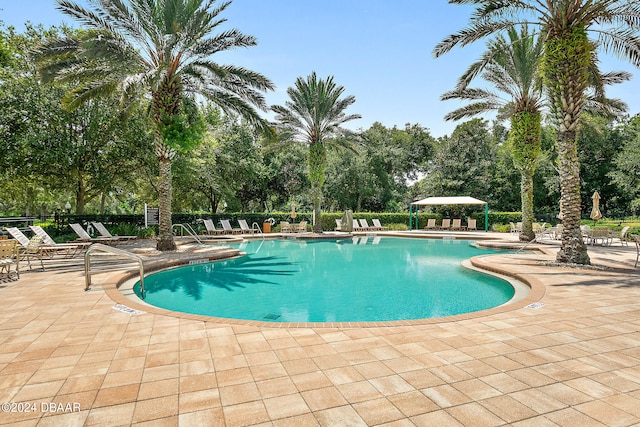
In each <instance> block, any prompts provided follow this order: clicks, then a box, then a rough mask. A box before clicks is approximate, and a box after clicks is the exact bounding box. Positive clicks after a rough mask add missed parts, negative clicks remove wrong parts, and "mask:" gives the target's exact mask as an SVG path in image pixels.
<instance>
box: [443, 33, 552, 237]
mask: <svg viewBox="0 0 640 427" xmlns="http://www.w3.org/2000/svg"><path fill="white" fill-rule="evenodd" d="M507 35H508V40H507V39H506V38H505V37H503V36H502V35H498V36H497V37H496V38H495V39H494V40H491V41H490V42H489V43H487V51H486V52H485V53H484V54H483V55H482V58H481V59H480V60H479V61H477V62H475V63H473V64H472V65H471V66H470V67H469V69H468V70H467V71H466V72H465V73H464V75H463V76H462V77H461V78H460V79H459V80H458V85H457V87H456V88H455V90H453V91H451V92H447V93H445V94H444V95H442V97H441V99H443V100H447V99H463V100H467V101H473V102H472V103H471V104H469V105H467V106H465V107H463V108H460V109H458V110H455V111H452V112H451V113H449V114H447V115H446V116H445V119H447V120H458V119H460V118H463V117H469V116H474V115H477V114H482V113H486V112H488V111H492V110H495V111H499V112H500V116H501V117H505V118H507V117H508V118H509V119H510V121H511V132H510V133H509V139H508V141H509V145H510V146H511V149H512V152H513V157H512V158H513V163H514V165H515V167H516V168H517V169H518V170H519V171H520V176H521V180H520V198H521V212H522V232H521V233H520V240H524V241H530V240H532V239H533V238H534V237H535V233H534V232H533V221H534V217H533V174H534V173H535V170H536V163H537V160H538V156H539V155H540V151H541V140H540V133H541V122H542V116H541V109H542V77H541V74H540V73H539V66H540V63H541V59H542V53H543V51H544V49H543V47H544V46H543V44H542V39H539V38H538V39H536V37H535V36H533V35H531V34H530V33H529V31H528V28H527V26H526V25H523V26H522V27H521V29H520V32H518V31H517V30H516V28H515V27H512V28H509V29H508V30H507ZM480 75H482V77H483V78H484V80H486V81H488V82H490V83H492V84H493V85H494V86H495V87H496V89H497V90H498V91H499V92H501V93H504V94H506V95H507V97H506V98H502V97H501V96H500V94H497V93H495V92H493V91H491V90H486V89H473V88H469V87H468V85H469V83H470V82H471V81H472V79H473V78H474V77H477V76H480Z"/></svg>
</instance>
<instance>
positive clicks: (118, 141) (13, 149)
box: [0, 26, 148, 213]
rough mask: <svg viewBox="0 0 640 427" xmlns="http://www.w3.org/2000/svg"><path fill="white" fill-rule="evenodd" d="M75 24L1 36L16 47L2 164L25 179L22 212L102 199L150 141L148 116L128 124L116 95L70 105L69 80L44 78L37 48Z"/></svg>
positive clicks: (4, 95)
mask: <svg viewBox="0 0 640 427" xmlns="http://www.w3.org/2000/svg"><path fill="white" fill-rule="evenodd" d="M70 31H71V30H68V29H61V30H58V29H55V28H52V29H49V30H44V29H43V28H41V27H32V26H27V29H26V31H25V33H24V34H17V33H15V32H14V31H13V30H11V31H8V32H7V33H6V34H4V35H3V39H6V40H7V41H9V42H10V44H11V46H12V48H13V52H12V54H11V61H9V63H8V64H6V67H3V68H2V70H0V103H2V105H3V115H2V117H0V132H1V134H2V136H1V137H0V148H1V149H2V152H3V156H2V159H1V160H0V164H1V166H2V167H3V169H4V170H5V171H8V172H9V175H10V176H9V175H8V176H7V179H8V180H10V181H14V180H16V179H17V180H19V181H20V186H19V187H18V188H23V189H24V196H23V197H20V195H19V193H17V192H12V194H14V195H15V197H16V198H13V200H14V201H16V202H17V203H16V205H22V209H20V210H22V211H24V212H34V210H35V204H39V205H40V206H41V210H42V211H43V212H42V213H45V212H44V211H46V210H49V211H50V210H52V209H53V206H52V205H53V204H57V205H58V207H60V206H59V205H60V204H61V203H64V201H65V200H67V201H73V199H71V200H70V199H69V196H70V195H73V197H74V198H75V203H73V206H74V207H75V211H76V213H82V212H83V211H84V208H85V206H86V204H87V203H89V202H90V201H91V200H92V199H96V198H101V199H102V202H103V203H102V204H104V202H105V201H106V195H107V194H109V193H112V192H113V191H112V190H116V189H117V188H118V187H120V186H121V185H124V184H126V181H127V180H128V179H129V177H130V176H131V174H128V173H126V172H124V173H123V171H133V170H135V169H136V167H137V162H138V158H139V156H138V154H140V153H141V152H142V151H144V146H143V144H144V143H145V142H146V143H148V139H147V138H146V135H147V134H148V132H147V129H148V128H147V123H146V121H145V120H142V119H139V118H138V117H136V118H134V120H131V121H130V123H128V124H127V125H125V124H124V123H123V122H122V121H121V120H119V119H118V111H117V109H116V108H115V105H116V104H117V102H116V100H114V99H103V100H94V101H92V102H87V103H85V104H83V105H82V106H81V107H79V108H77V109H75V110H73V111H69V110H66V109H64V108H62V107H61V105H60V99H61V97H62V96H63V94H64V92H65V91H66V90H68V86H67V85H65V84H63V83H51V82H50V83H42V82H41V81H40V78H39V74H38V72H37V69H36V67H35V65H34V63H33V58H32V55H31V52H32V51H33V50H34V49H36V48H37V47H38V46H39V45H40V44H41V43H43V42H46V41H47V40H51V39H53V38H56V37H59V36H60V34H61V33H65V32H66V33H68V32H70ZM53 171H55V173H53ZM16 190H17V189H16ZM47 193H48V194H49V195H48V196H47ZM5 194H6V193H5ZM56 199H57V200H56Z"/></svg>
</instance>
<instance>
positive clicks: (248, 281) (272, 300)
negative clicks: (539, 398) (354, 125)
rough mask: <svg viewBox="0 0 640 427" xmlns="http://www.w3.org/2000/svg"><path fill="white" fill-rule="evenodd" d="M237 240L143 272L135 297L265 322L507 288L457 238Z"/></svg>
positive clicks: (450, 307)
mask: <svg viewBox="0 0 640 427" xmlns="http://www.w3.org/2000/svg"><path fill="white" fill-rule="evenodd" d="M241 249H242V250H243V251H245V252H246V253H247V255H246V256H243V257H240V258H236V259H231V260H227V261H219V262H214V263H206V264H196V265H188V266H183V267H178V268H173V269H169V270H164V271H161V272H158V273H155V274H151V275H149V276H147V277H146V278H145V302H146V303H148V304H151V305H154V306H157V307H162V308H165V309H168V310H173V311H179V312H185V313H192V314H202V315H208V316H215V317H222V318H235V319H245V320H259V321H265V322H372V321H392V320H408V319H424V318H434V317H443V316H451V315H455V314H460V313H469V312H474V311H479V310H484V309H488V308H492V307H496V306H498V305H501V304H503V303H505V302H507V301H509V300H510V299H511V298H512V297H513V295H514V288H513V287H512V286H511V285H510V284H509V283H508V282H506V281H504V280H502V279H498V278H496V277H493V276H489V275H485V274H482V273H478V272H475V271H472V270H469V269H466V268H464V267H462V266H461V265H460V262H461V260H464V259H467V258H470V257H472V256H475V255H481V254H487V253H492V252H491V251H488V250H485V249H478V248H476V247H474V246H472V245H471V244H470V242H468V241H463V240H436V239H410V238H395V237H384V238H380V237H362V238H353V239H352V238H348V239H341V240H302V239H295V240H293V239H291V240H264V241H262V240H256V241H251V242H245V243H243V244H242V245H241ZM134 291H135V292H136V294H138V295H140V290H139V284H136V285H135V286H134Z"/></svg>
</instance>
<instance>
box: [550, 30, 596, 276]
mask: <svg viewBox="0 0 640 427" xmlns="http://www.w3.org/2000/svg"><path fill="white" fill-rule="evenodd" d="M551 30H552V31H551V32H550V36H549V39H548V40H547V43H546V44H545V65H544V75H545V79H546V86H547V90H548V92H549V99H550V101H551V109H552V112H553V114H554V116H555V118H556V120H557V121H558V123H559V130H558V140H557V142H556V151H557V153H558V175H559V178H560V205H561V206H562V214H563V218H562V246H561V248H560V251H559V252H558V254H557V256H556V261H557V262H560V263H573V264H589V263H590V260H589V255H588V254H587V246H586V245H585V244H584V241H583V240H582V232H581V230H580V213H581V205H580V163H579V162H578V141H577V138H576V136H577V130H578V126H579V124H580V116H581V114H582V108H583V106H584V99H585V92H586V90H587V87H588V85H589V72H588V70H589V66H590V64H591V60H592V56H591V53H592V51H593V48H594V47H593V45H592V44H591V42H590V41H589V39H588V37H587V34H586V32H585V30H584V28H583V27H580V26H575V27H569V28H565V27H558V28H552V29H551Z"/></svg>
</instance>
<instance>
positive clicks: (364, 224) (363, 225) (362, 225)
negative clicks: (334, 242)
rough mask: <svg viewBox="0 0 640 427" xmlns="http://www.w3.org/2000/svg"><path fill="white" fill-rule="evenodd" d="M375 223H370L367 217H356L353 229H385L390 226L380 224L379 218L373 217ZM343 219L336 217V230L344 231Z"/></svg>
mask: <svg viewBox="0 0 640 427" xmlns="http://www.w3.org/2000/svg"><path fill="white" fill-rule="evenodd" d="M371 221H372V222H373V225H369V222H368V221H367V220H366V219H365V218H360V219H354V220H353V225H352V228H353V231H385V230H388V229H389V228H388V227H384V226H383V225H382V224H380V220H379V219H377V218H376V219H372V220H371ZM342 229H343V227H342V220H341V219H336V228H335V231H343V230H342Z"/></svg>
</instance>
